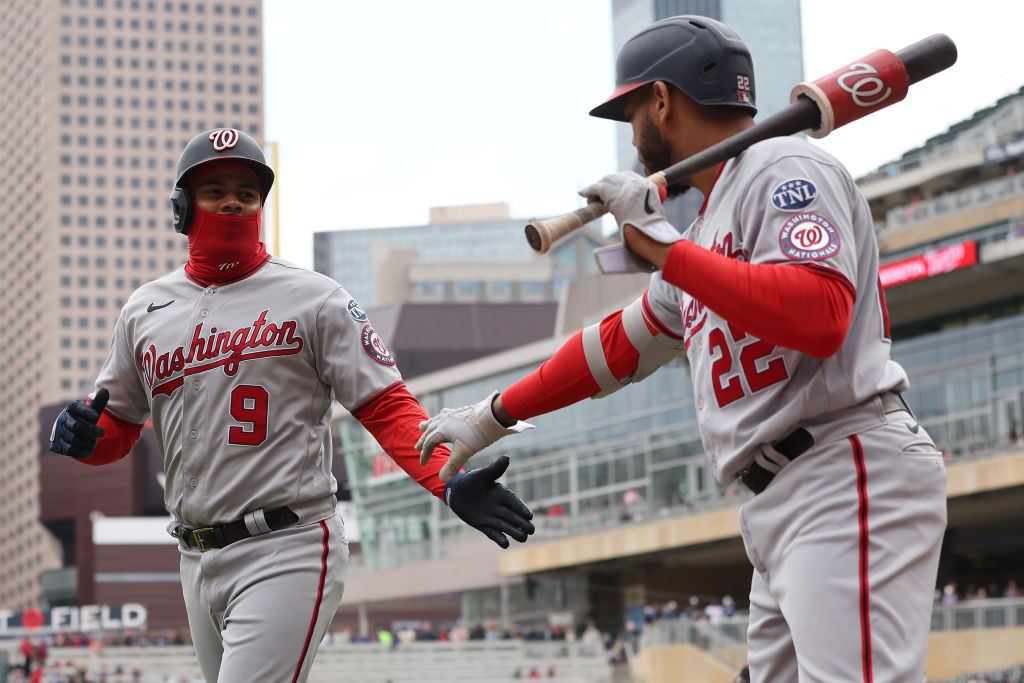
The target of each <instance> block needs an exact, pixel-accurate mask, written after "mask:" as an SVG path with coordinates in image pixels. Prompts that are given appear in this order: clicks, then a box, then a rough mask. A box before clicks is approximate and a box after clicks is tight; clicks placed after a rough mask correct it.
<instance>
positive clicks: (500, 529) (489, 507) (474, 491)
mask: <svg viewBox="0 0 1024 683" xmlns="http://www.w3.org/2000/svg"><path fill="white" fill-rule="evenodd" d="M506 469H508V456H507V455H503V456H501V457H499V458H498V459H497V460H495V461H494V462H492V463H491V464H490V465H488V466H487V467H480V468H477V469H475V470H470V471H469V472H459V473H458V474H456V475H455V477H454V478H453V479H452V480H451V481H450V482H448V485H447V486H446V487H445V489H444V500H445V502H446V503H448V507H449V508H451V511H452V512H454V513H455V514H456V515H458V516H459V519H461V520H462V521H463V522H465V523H466V524H468V525H470V526H471V527H473V528H474V529H479V530H480V531H482V532H483V534H484V535H485V536H487V538H489V539H491V540H492V541H494V542H495V543H497V544H498V545H500V546H501V547H502V548H507V547H508V546H509V543H508V539H507V538H505V536H506V535H508V536H511V537H512V538H514V539H515V540H517V541H519V542H520V543H523V542H525V541H526V537H527V536H529V535H530V534H532V533H533V531H534V527H533V522H531V521H530V520H531V519H533V511H532V510H530V508H529V507H527V505H526V503H524V502H523V501H522V500H520V498H519V496H517V495H516V494H515V493H513V492H512V491H509V490H508V489H507V488H505V487H504V486H502V485H501V484H499V483H498V478H499V477H501V475H502V474H504V473H505V470H506Z"/></svg>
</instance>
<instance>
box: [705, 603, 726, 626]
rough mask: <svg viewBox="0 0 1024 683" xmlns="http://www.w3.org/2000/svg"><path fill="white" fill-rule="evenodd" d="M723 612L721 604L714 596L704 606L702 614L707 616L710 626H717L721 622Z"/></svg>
mask: <svg viewBox="0 0 1024 683" xmlns="http://www.w3.org/2000/svg"><path fill="white" fill-rule="evenodd" d="M723 612H724V610H723V609H722V605H721V604H720V603H719V602H718V600H716V599H714V598H713V599H712V600H711V602H709V603H708V604H707V607H705V608H704V616H705V617H707V619H708V621H710V622H711V625H712V626H718V625H719V624H720V623H722V616H723Z"/></svg>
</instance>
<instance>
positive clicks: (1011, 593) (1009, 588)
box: [1003, 579, 1018, 598]
mask: <svg viewBox="0 0 1024 683" xmlns="http://www.w3.org/2000/svg"><path fill="white" fill-rule="evenodd" d="M1017 595H1018V593H1017V582H1016V581H1015V580H1014V579H1010V580H1009V581H1007V582H1006V590H1004V591H1003V597H1004V598H1015V597H1017Z"/></svg>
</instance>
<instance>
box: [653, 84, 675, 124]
mask: <svg viewBox="0 0 1024 683" xmlns="http://www.w3.org/2000/svg"><path fill="white" fill-rule="evenodd" d="M651 111H652V113H653V114H654V116H655V118H656V119H657V120H658V121H659V123H664V122H665V121H667V120H668V117H669V115H670V114H671V112H672V89H671V86H669V84H668V83H666V82H665V81H654V83H652V84H651Z"/></svg>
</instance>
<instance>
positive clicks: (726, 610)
mask: <svg viewBox="0 0 1024 683" xmlns="http://www.w3.org/2000/svg"><path fill="white" fill-rule="evenodd" d="M722 616H723V617H734V616H736V601H735V600H733V599H732V596H731V595H726V596H725V597H723V598H722Z"/></svg>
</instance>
